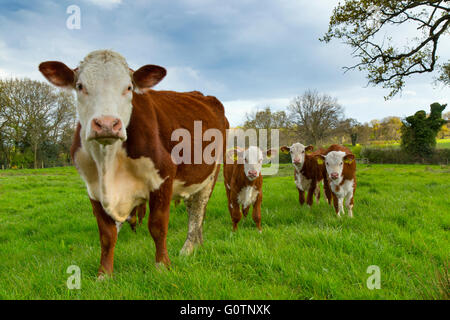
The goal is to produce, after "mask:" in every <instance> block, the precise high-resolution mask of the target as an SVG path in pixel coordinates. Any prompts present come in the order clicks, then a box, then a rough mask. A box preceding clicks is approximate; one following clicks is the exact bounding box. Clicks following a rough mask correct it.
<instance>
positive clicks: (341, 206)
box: [338, 197, 345, 216]
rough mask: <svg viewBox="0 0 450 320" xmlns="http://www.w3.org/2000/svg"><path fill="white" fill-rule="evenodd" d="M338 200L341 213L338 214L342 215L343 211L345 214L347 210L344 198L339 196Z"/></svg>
mask: <svg viewBox="0 0 450 320" xmlns="http://www.w3.org/2000/svg"><path fill="white" fill-rule="evenodd" d="M338 201H339V214H338V216H341V215H340V213H341V212H342V214H345V211H344V198H342V197H339V198H338Z"/></svg>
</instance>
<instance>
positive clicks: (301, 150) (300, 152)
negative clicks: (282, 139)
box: [281, 142, 314, 169]
mask: <svg viewBox="0 0 450 320" xmlns="http://www.w3.org/2000/svg"><path fill="white" fill-rule="evenodd" d="M313 149H314V147H313V146H307V147H305V146H304V145H303V144H301V143H299V142H296V143H294V144H293V145H292V146H290V147H287V146H283V147H281V151H283V152H289V154H290V155H291V160H292V164H293V165H294V167H296V168H298V169H301V168H302V167H303V164H304V163H305V155H306V154H307V153H308V152H311V151H313Z"/></svg>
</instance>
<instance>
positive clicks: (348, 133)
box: [242, 90, 450, 146]
mask: <svg viewBox="0 0 450 320" xmlns="http://www.w3.org/2000/svg"><path fill="white" fill-rule="evenodd" d="M434 108H435V109H436V108H438V107H437V106H435V107H434ZM444 109H445V106H443V108H442V110H441V109H439V110H440V112H442V111H443V110H444ZM422 113H425V111H422V112H421V113H420V114H422ZM431 114H432V115H433V117H438V118H439V119H441V118H440V115H441V113H439V114H440V115H434V113H433V112H432V113H431ZM442 117H443V118H444V119H443V120H442V121H440V122H438V123H437V124H434V126H436V125H438V129H437V130H436V132H435V134H434V139H435V138H436V136H437V137H438V138H446V137H449V136H450V130H449V129H450V128H449V127H450V123H449V121H448V120H449V119H450V112H447V113H445V114H444V115H443V116H442ZM425 118H427V116H426V115H425ZM411 119H412V118H411V117H408V118H406V119H401V118H400V117H395V116H391V117H385V118H383V119H381V120H372V121H370V122H366V123H360V122H359V121H357V120H356V119H353V118H346V117H345V114H344V108H343V107H342V106H341V105H340V104H339V102H338V100H337V99H336V98H334V97H331V96H330V95H328V94H324V93H319V92H318V91H317V90H307V91H305V92H304V93H303V94H302V95H301V96H298V97H295V98H294V99H293V100H292V101H291V103H290V105H289V106H287V107H286V108H285V110H281V111H272V109H271V107H270V106H267V107H265V108H263V109H262V110H257V111H253V112H250V113H247V114H246V120H245V122H244V123H243V124H242V127H243V128H244V129H250V128H251V129H257V130H259V129H265V130H267V131H268V132H270V131H271V130H273V129H278V130H279V133H280V145H281V144H283V145H284V144H287V145H289V144H291V143H293V142H297V141H302V143H303V144H312V145H315V146H324V145H328V144H332V143H338V144H352V145H353V146H355V145H356V144H363V145H367V144H375V145H376V144H385V143H386V142H390V141H397V142H400V141H401V138H402V135H403V134H404V133H405V132H407V131H405V128H406V127H410V123H409V122H408V121H410V120H411ZM423 123H424V125H425V122H423ZM427 125H428V124H427ZM408 132H410V131H408ZM408 134H410V133H408Z"/></svg>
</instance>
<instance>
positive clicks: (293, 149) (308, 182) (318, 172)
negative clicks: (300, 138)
mask: <svg viewBox="0 0 450 320" xmlns="http://www.w3.org/2000/svg"><path fill="white" fill-rule="evenodd" d="M280 149H281V151H282V152H285V153H289V154H290V155H291V159H292V165H293V166H294V179H295V184H296V185H297V190H298V197H299V202H300V205H303V204H304V203H305V192H308V194H307V198H306V203H307V204H308V205H309V206H312V204H313V195H315V197H316V201H317V202H319V199H320V182H321V181H322V180H323V171H324V168H323V165H320V164H318V163H317V161H316V158H315V157H316V156H317V155H319V154H322V153H323V151H324V150H322V149H320V150H318V151H315V152H314V151H313V150H314V147H313V146H311V145H309V146H307V147H305V146H304V145H303V144H301V143H299V142H297V143H294V144H293V145H292V146H290V147H288V146H283V147H281V148H280ZM324 190H325V196H326V198H327V201H328V203H330V202H331V192H330V191H329V190H328V189H327V185H325V184H324Z"/></svg>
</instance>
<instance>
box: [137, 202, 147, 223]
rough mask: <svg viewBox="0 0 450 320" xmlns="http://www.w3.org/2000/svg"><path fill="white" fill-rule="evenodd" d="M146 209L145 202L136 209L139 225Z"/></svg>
mask: <svg viewBox="0 0 450 320" xmlns="http://www.w3.org/2000/svg"><path fill="white" fill-rule="evenodd" d="M146 209H147V205H146V204H145V202H144V203H143V204H141V205H140V206H139V207H138V209H137V212H138V220H139V224H142V221H144V218H145V210H146Z"/></svg>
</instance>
